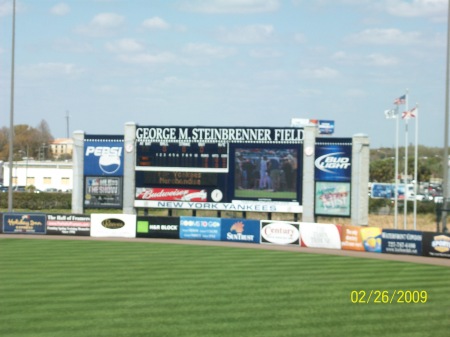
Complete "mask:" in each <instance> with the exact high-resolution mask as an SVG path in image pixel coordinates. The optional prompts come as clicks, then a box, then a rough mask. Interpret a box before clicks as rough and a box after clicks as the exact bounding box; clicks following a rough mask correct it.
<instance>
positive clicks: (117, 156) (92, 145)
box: [84, 136, 123, 176]
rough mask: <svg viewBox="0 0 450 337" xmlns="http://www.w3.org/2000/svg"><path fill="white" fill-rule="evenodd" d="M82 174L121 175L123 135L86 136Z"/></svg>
mask: <svg viewBox="0 0 450 337" xmlns="http://www.w3.org/2000/svg"><path fill="white" fill-rule="evenodd" d="M84 175H87V176H123V136H86V137H85V140H84Z"/></svg>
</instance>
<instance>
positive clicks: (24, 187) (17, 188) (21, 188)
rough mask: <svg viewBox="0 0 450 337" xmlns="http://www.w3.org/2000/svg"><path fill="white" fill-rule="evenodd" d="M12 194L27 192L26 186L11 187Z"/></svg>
mask: <svg viewBox="0 0 450 337" xmlns="http://www.w3.org/2000/svg"><path fill="white" fill-rule="evenodd" d="M13 192H27V187H26V186H20V185H18V186H13Z"/></svg>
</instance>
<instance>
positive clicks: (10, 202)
mask: <svg viewBox="0 0 450 337" xmlns="http://www.w3.org/2000/svg"><path fill="white" fill-rule="evenodd" d="M15 33H16V0H13V14H12V46H11V110H10V112H9V159H8V160H9V189H8V212H12V209H13V193H12V170H13V152H14V145H13V143H14V58H15V56H14V51H15V35H16V34H15Z"/></svg>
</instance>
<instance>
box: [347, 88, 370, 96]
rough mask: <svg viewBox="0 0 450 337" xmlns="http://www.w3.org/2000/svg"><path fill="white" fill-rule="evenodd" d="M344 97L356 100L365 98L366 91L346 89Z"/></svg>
mask: <svg viewBox="0 0 450 337" xmlns="http://www.w3.org/2000/svg"><path fill="white" fill-rule="evenodd" d="M344 94H345V96H347V97H352V98H358V97H366V96H367V93H366V91H364V90H362V89H358V88H353V89H348V90H346V91H345V93H344Z"/></svg>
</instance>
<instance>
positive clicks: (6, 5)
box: [0, 1, 17, 17]
mask: <svg viewBox="0 0 450 337" xmlns="http://www.w3.org/2000/svg"><path fill="white" fill-rule="evenodd" d="M12 9H13V7H12V1H8V2H5V1H3V2H1V3H0V17H2V16H7V15H11V14H12ZM16 10H17V8H16Z"/></svg>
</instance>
